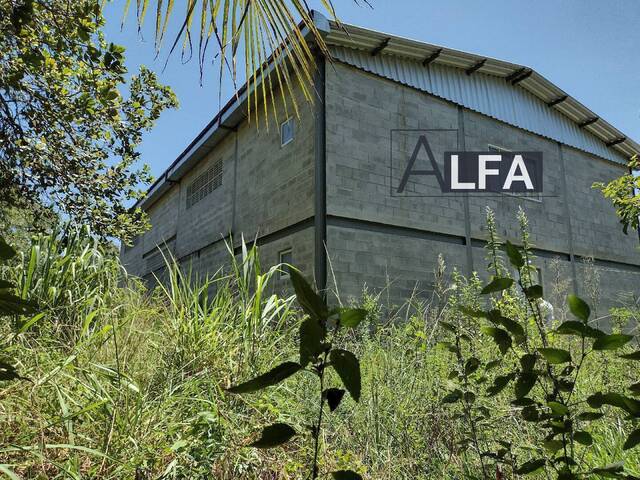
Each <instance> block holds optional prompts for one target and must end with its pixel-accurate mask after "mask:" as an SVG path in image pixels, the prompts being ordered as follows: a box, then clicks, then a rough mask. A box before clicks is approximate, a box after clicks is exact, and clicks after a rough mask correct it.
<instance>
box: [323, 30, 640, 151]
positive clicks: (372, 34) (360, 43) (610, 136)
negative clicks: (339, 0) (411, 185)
mask: <svg viewBox="0 0 640 480" xmlns="http://www.w3.org/2000/svg"><path fill="white" fill-rule="evenodd" d="M342 27H343V28H340V27H338V26H337V25H336V24H335V23H333V22H331V31H330V33H329V35H328V36H327V37H326V39H325V41H326V42H327V44H328V45H330V46H332V45H333V46H338V47H345V48H350V49H354V50H361V51H365V52H369V53H372V52H375V54H376V56H378V57H379V56H381V55H391V56H395V57H399V58H404V59H408V60H411V61H413V62H420V63H422V64H430V65H433V64H440V65H444V66H448V67H455V68H458V69H461V70H464V71H465V72H466V73H467V75H473V74H475V73H476V72H478V73H484V74H487V75H492V76H495V77H501V78H503V79H504V80H505V82H510V83H512V85H514V86H515V85H517V86H518V87H520V88H522V89H524V90H526V91H527V92H529V93H531V94H533V95H534V96H535V97H537V98H538V99H540V100H541V101H542V102H544V103H546V104H547V105H548V106H549V108H553V109H555V110H557V111H558V112H559V113H561V114H562V115H564V116H565V117H567V118H568V119H570V120H571V121H572V122H574V123H575V124H577V125H578V127H579V128H581V129H584V130H585V131H587V132H589V133H591V134H592V135H594V136H595V137H597V138H598V139H600V140H601V141H602V142H603V143H604V144H605V146H607V148H611V149H613V150H615V151H616V152H618V154H620V155H622V156H623V157H624V158H626V159H628V158H630V157H631V156H633V155H636V154H638V153H640V144H638V143H637V142H635V141H634V140H632V139H630V138H629V137H628V136H627V135H625V134H624V133H622V132H621V131H620V130H618V129H617V128H615V127H614V126H613V125H611V124H610V123H608V122H606V121H605V120H603V119H602V118H601V117H599V116H598V115H596V114H595V113H594V112H593V111H591V110H590V109H588V108H587V107H585V106H584V105H583V104H582V103H580V102H579V101H578V100H576V99H575V98H573V97H571V96H570V95H569V94H567V93H566V92H565V91H564V90H562V89H560V88H559V87H557V86H556V85H554V84H553V83H552V82H550V81H549V80H547V79H546V78H544V77H543V76H542V75H540V74H538V73H537V72H536V71H535V70H534V69H532V68H530V67H527V66H525V65H519V64H515V63H510V62H505V61H502V60H497V59H495V58H490V57H485V56H481V55H475V54H471V53H466V52H461V51H459V50H453V49H450V48H445V47H441V46H438V45H432V44H428V43H424V42H419V41H415V40H410V39H407V38H403V37H398V36H395V35H390V34H388V33H383V32H377V31H374V30H368V29H365V28H361V27H358V26H355V25H347V24H343V25H342ZM381 46H383V48H380V47H381ZM519 77H522V78H519ZM556 102H557V103H556ZM596 118H597V121H593V120H594V119H596ZM609 145H610V146H609Z"/></svg>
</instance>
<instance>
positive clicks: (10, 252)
mask: <svg viewBox="0 0 640 480" xmlns="http://www.w3.org/2000/svg"><path fill="white" fill-rule="evenodd" d="M15 256H16V251H15V250H14V249H13V247H12V246H11V245H9V244H8V243H7V242H6V241H5V239H4V238H2V237H0V260H9V259H10V258H13V257H15Z"/></svg>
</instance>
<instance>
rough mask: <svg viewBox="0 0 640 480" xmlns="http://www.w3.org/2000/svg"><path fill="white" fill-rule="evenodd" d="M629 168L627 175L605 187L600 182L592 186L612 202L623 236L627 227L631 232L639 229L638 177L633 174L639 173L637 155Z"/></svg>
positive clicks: (639, 192)
mask: <svg viewBox="0 0 640 480" xmlns="http://www.w3.org/2000/svg"><path fill="white" fill-rule="evenodd" d="M629 168H630V170H631V171H630V172H629V173H628V174H626V175H623V176H621V177H619V178H616V179H615V180H612V181H610V182H609V183H607V184H606V185H605V184H604V183H602V182H597V183H594V184H593V187H594V188H597V189H598V190H600V191H601V192H602V194H603V195H604V196H605V197H606V198H608V199H609V200H611V201H612V202H613V206H614V207H615V208H616V213H617V214H618V217H620V223H621V224H622V230H623V231H624V233H625V234H626V233H627V232H628V231H629V227H631V229H632V230H638V227H640V224H639V223H638V222H639V221H640V175H634V173H633V172H636V173H637V172H638V171H640V159H639V158H638V156H637V155H635V156H634V157H633V158H632V159H631V160H630V161H629Z"/></svg>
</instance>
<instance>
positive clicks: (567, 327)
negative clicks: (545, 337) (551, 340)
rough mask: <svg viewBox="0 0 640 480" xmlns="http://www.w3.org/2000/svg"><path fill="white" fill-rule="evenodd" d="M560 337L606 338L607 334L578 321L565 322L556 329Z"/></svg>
mask: <svg viewBox="0 0 640 480" xmlns="http://www.w3.org/2000/svg"><path fill="white" fill-rule="evenodd" d="M556 333H557V334H558V335H580V336H581V337H591V338H598V337H601V336H604V335H605V333H604V332H603V331H602V330H598V329H597V328H593V327H590V326H589V325H587V324H586V323H583V322H579V321H577V320H568V321H566V322H563V323H562V325H560V326H559V327H558V328H557V329H556Z"/></svg>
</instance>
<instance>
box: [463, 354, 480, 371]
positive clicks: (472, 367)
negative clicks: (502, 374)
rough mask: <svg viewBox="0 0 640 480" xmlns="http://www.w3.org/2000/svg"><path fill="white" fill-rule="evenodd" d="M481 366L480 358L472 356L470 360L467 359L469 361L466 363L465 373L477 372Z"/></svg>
mask: <svg viewBox="0 0 640 480" xmlns="http://www.w3.org/2000/svg"><path fill="white" fill-rule="evenodd" d="M479 366H480V360H478V359H477V358H475V357H472V358H470V359H469V360H467V362H466V363H465V364H464V373H465V374H467V375H471V374H472V373H473V372H475V371H476V370H477V369H478V367H479Z"/></svg>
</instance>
